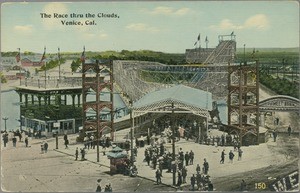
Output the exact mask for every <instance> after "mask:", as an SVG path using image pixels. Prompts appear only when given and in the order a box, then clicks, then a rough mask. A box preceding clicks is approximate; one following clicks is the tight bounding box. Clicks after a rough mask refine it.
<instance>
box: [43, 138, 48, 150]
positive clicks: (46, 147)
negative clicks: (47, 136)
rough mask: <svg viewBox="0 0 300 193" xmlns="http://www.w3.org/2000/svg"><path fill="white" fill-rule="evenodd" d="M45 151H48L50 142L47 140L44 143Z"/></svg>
mask: <svg viewBox="0 0 300 193" xmlns="http://www.w3.org/2000/svg"><path fill="white" fill-rule="evenodd" d="M44 151H45V153H47V151H48V143H47V141H46V142H45V143H44Z"/></svg>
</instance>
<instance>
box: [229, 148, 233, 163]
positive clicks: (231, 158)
mask: <svg viewBox="0 0 300 193" xmlns="http://www.w3.org/2000/svg"><path fill="white" fill-rule="evenodd" d="M233 158H234V153H233V152H232V150H230V152H229V163H233Z"/></svg>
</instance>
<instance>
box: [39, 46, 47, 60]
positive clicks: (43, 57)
mask: <svg viewBox="0 0 300 193" xmlns="http://www.w3.org/2000/svg"><path fill="white" fill-rule="evenodd" d="M45 59H46V47H44V53H43V56H42V58H41V62H40V63H42V61H43V60H45Z"/></svg>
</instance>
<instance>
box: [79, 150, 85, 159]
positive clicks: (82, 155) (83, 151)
mask: <svg viewBox="0 0 300 193" xmlns="http://www.w3.org/2000/svg"><path fill="white" fill-rule="evenodd" d="M80 153H81V161H83V160H85V157H84V156H85V150H84V148H82V149H80Z"/></svg>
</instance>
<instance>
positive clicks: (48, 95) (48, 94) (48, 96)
mask: <svg viewBox="0 0 300 193" xmlns="http://www.w3.org/2000/svg"><path fill="white" fill-rule="evenodd" d="M47 98H48V105H50V103H51V101H50V98H51V97H50V93H47Z"/></svg>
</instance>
